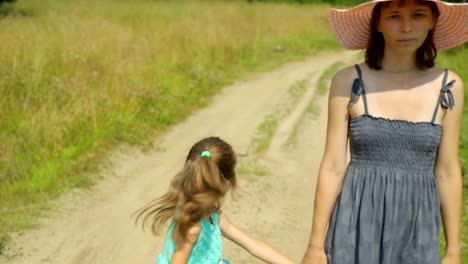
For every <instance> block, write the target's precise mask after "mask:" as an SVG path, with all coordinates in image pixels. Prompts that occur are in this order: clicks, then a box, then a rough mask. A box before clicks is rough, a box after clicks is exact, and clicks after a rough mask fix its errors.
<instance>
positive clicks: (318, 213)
mask: <svg viewBox="0 0 468 264" xmlns="http://www.w3.org/2000/svg"><path fill="white" fill-rule="evenodd" d="M354 78H355V71H354V68H352V67H349V68H346V69H343V70H341V71H340V72H338V73H337V74H336V75H335V76H334V78H333V79H332V83H331V88H330V95H329V101H328V125H327V139H326V144H325V152H324V155H323V159H322V162H321V165H320V170H319V178H318V182H317V189H316V193H315V203H314V218H313V222H312V231H311V235H310V239H309V245H308V248H307V251H306V253H305V256H304V258H303V260H302V262H301V263H302V264H311V263H313V264H326V263H327V259H326V256H325V249H324V246H325V236H326V230H327V226H328V222H329V220H330V217H331V213H332V211H333V206H334V205H335V202H336V199H337V197H338V195H339V193H340V191H341V188H342V185H343V180H344V176H345V172H346V167H347V160H346V150H347V142H348V137H347V135H348V119H349V112H348V107H349V95H350V92H351V83H352V80H353V79H354Z"/></svg>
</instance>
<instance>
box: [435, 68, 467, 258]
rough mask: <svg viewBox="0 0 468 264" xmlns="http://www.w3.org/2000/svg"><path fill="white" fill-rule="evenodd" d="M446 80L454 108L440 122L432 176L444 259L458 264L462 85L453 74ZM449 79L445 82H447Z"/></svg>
mask: <svg viewBox="0 0 468 264" xmlns="http://www.w3.org/2000/svg"><path fill="white" fill-rule="evenodd" d="M450 75H451V76H450V77H451V78H450V79H452V78H453V79H455V80H456V82H455V84H454V85H453V87H452V88H451V91H452V93H453V96H454V98H455V106H454V107H453V108H452V109H450V110H447V111H446V113H445V116H444V117H443V120H442V128H443V133H442V139H441V142H440V145H439V149H438V152H437V159H436V164H435V171H434V172H435V177H436V182H437V187H438V189H439V194H440V203H441V213H442V221H443V225H444V231H445V240H446V242H447V243H446V250H447V255H446V257H447V258H450V259H458V262H456V261H455V262H450V263H461V262H459V261H460V260H459V259H460V251H461V248H460V247H461V242H460V222H461V204H462V201H461V199H462V180H461V170H460V165H459V160H458V147H459V145H458V144H459V137H460V124H461V119H462V112H463V96H464V94H463V83H462V80H461V79H460V78H459V77H458V76H456V75H455V74H454V73H451V74H450ZM450 79H449V80H450Z"/></svg>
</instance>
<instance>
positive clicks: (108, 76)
mask: <svg viewBox="0 0 468 264" xmlns="http://www.w3.org/2000/svg"><path fill="white" fill-rule="evenodd" d="M326 8H327V7H326V6H299V5H286V4H266V3H255V4H253V5H249V4H248V3H247V2H246V1H226V2H223V1H183V0H181V1H145V0H137V1H123V0H112V1H111V0H102V1H91V0H74V1H71V0H29V1H26V0H25V1H18V2H17V3H16V5H15V6H9V7H8V8H6V9H5V8H4V9H3V11H2V15H1V17H0V38H1V40H2V41H1V42H0V58H1V63H0V142H1V144H0V205H1V206H0V234H2V233H5V232H10V231H15V230H19V229H23V228H27V227H30V226H32V225H33V224H34V219H35V218H36V216H37V214H38V212H40V209H42V208H44V207H46V206H47V201H48V200H49V199H50V198H53V197H56V196H57V195H59V194H60V193H63V192H66V191H68V190H70V189H72V188H75V187H87V186H90V185H91V184H92V183H93V178H94V177H93V175H95V174H96V172H98V171H99V164H101V162H102V160H103V159H105V157H106V155H107V153H108V151H109V150H110V149H112V147H114V146H116V145H118V144H120V143H122V142H124V143H130V144H138V145H140V146H150V145H151V142H153V141H154V138H155V137H157V136H158V135H159V134H160V133H161V132H163V131H164V129H165V128H167V127H168V126H169V125H171V124H173V123H175V122H178V121H180V120H182V119H183V118H184V117H186V116H188V115H189V114H190V113H191V111H192V110H193V109H194V108H196V107H201V106H204V105H206V104H207V103H209V101H210V96H211V95H213V94H214V93H216V92H217V91H219V90H220V89H221V88H222V87H223V86H225V85H226V84H228V83H230V82H232V81H233V80H235V79H237V78H239V77H242V76H245V75H247V74H251V73H252V72H253V71H261V70H267V69H270V68H272V67H274V66H276V65H279V64H281V63H284V62H285V61H290V60H297V59H300V58H303V57H305V56H310V55H312V54H314V53H316V52H317V51H319V50H323V49H327V50H330V49H336V48H337V44H336V42H335V41H334V39H333V37H332V35H331V32H330V31H329V30H328V25H327V20H326V11H325V10H326Z"/></svg>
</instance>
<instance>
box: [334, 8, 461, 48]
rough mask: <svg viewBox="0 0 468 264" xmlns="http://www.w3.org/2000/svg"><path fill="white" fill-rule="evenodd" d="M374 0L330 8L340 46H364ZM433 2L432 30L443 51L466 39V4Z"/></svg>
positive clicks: (436, 43) (366, 40) (435, 41)
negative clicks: (435, 9) (436, 11)
mask: <svg viewBox="0 0 468 264" xmlns="http://www.w3.org/2000/svg"><path fill="white" fill-rule="evenodd" d="M385 1H391V0H374V1H369V2H367V3H363V4H360V5H358V6H356V7H353V8H351V9H341V10H340V9H332V10H331V11H330V14H329V17H328V19H329V21H330V24H331V28H332V30H333V32H334V33H335V36H336V38H337V40H338V42H339V43H340V45H341V46H342V47H343V48H345V49H351V50H356V49H365V48H367V42H368V39H369V34H370V32H369V31H370V21H371V17H372V10H373V8H374V6H375V5H376V4H377V3H379V2H385ZM427 1H433V2H435V3H436V4H437V7H438V8H439V12H440V16H439V18H438V20H437V24H436V26H435V31H434V43H435V46H436V48H437V50H446V49H450V48H453V47H455V46H458V45H461V44H463V43H465V42H468V4H455V3H446V2H442V1H437V0H427Z"/></svg>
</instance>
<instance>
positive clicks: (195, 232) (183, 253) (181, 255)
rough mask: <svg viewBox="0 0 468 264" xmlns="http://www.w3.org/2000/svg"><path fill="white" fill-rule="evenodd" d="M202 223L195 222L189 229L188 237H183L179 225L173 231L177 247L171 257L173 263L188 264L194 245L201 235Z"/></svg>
mask: <svg viewBox="0 0 468 264" xmlns="http://www.w3.org/2000/svg"><path fill="white" fill-rule="evenodd" d="M200 231H201V227H200V224H199V223H198V224H194V225H192V226H191V227H189V229H188V230H187V235H186V237H182V235H181V234H180V231H179V225H176V227H175V229H174V233H173V239H174V243H175V245H176V248H175V250H174V254H173V255H172V258H171V264H186V263H187V260H188V259H189V257H190V253H191V252H192V248H193V245H194V244H195V242H197V239H198V236H199V235H200Z"/></svg>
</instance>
